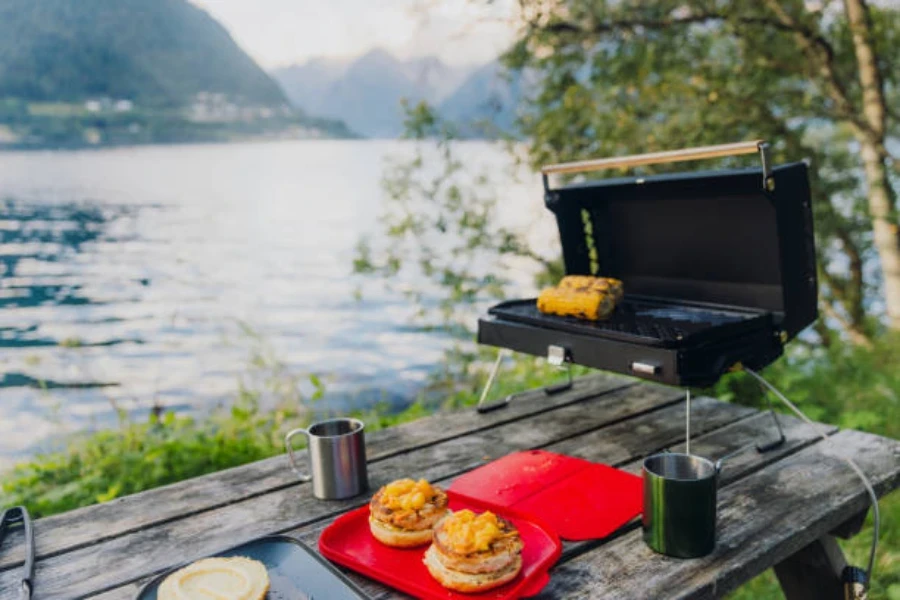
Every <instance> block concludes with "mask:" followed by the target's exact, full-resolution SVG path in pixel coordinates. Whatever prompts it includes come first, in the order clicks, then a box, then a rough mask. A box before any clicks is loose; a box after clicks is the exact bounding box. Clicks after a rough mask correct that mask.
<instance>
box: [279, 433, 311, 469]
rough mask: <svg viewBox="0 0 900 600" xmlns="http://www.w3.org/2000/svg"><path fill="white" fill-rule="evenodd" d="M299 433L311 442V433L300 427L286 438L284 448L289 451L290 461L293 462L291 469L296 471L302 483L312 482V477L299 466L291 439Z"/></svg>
mask: <svg viewBox="0 0 900 600" xmlns="http://www.w3.org/2000/svg"><path fill="white" fill-rule="evenodd" d="M298 433H302V434H303V435H305V436H306V439H307V440H309V431H307V430H306V429H303V428H302V427H298V428H297V429H292V430H291V431H289V432H288V434H287V435H286V436H284V447H285V448H286V449H287V453H288V459H289V460H290V461H291V468H292V469H294V472H295V473H296V474H297V477H299V478H300V481H310V480H311V479H312V476H311V475H309V474H308V473H304V472H303V471H301V470H300V468H299V467H298V466H297V456H296V455H295V454H294V446H293V445H292V444H291V438H292V437H294V436H295V435H297V434H298Z"/></svg>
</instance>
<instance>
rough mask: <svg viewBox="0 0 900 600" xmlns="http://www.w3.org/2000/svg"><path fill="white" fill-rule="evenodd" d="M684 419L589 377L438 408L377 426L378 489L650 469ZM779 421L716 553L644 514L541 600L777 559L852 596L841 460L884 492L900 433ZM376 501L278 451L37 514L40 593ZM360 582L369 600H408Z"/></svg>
mask: <svg viewBox="0 0 900 600" xmlns="http://www.w3.org/2000/svg"><path fill="white" fill-rule="evenodd" d="M684 421H685V405H684V393H683V391H681V390H677V389H673V388H666V387H661V386H657V385H650V384H645V383H635V382H634V381H632V380H629V379H626V378H622V377H617V376H611V375H597V376H591V377H585V378H582V379H578V380H576V381H575V383H574V386H573V387H572V389H570V390H569V391H567V392H564V393H560V394H557V395H553V396H548V395H546V394H544V392H543V391H542V390H532V391H529V392H526V393H524V394H522V395H521V396H519V397H517V399H516V400H514V401H513V402H512V403H510V404H509V405H508V406H507V407H506V408H504V409H502V410H497V411H494V412H490V413H487V414H478V413H476V412H475V411H474V410H472V409H466V410H460V411H456V412H449V413H439V414H435V415H433V416H430V417H427V418H424V419H421V420H418V421H415V422H412V423H407V424H404V425H400V426H397V427H392V428H389V429H384V430H381V431H377V432H370V433H369V434H368V436H367V440H366V443H367V447H368V457H369V479H370V483H371V487H372V489H373V490H375V489H377V488H378V487H379V486H381V485H383V484H385V483H387V482H388V481H390V480H393V479H397V478H401V477H416V478H418V477H424V478H427V479H428V480H430V481H432V482H437V483H440V484H442V485H448V484H449V483H450V482H451V481H452V480H453V479H454V478H455V477H457V476H459V475H460V474H462V473H465V472H467V471H469V470H471V469H473V468H475V467H478V466H480V465H482V464H484V463H485V462H486V461H489V460H492V459H495V458H499V457H501V456H504V455H506V454H508V453H510V452H514V451H518V450H525V449H532V448H542V449H546V450H549V451H552V452H558V453H562V454H568V455H572V456H577V457H581V458H585V459H588V460H591V461H597V462H602V463H606V464H609V465H613V466H617V467H619V468H622V469H624V470H626V471H631V472H635V473H638V472H639V471H640V465H641V461H642V459H643V457H645V456H646V455H648V454H651V453H654V452H657V451H659V450H660V449H662V448H669V449H671V450H677V449H678V448H679V446H680V444H682V443H683V442H684V433H685V431H684ZM692 422H693V426H692V451H693V452H694V453H696V454H699V455H702V456H707V457H713V458H715V457H718V456H722V455H724V454H727V453H729V452H731V451H733V450H736V449H738V448H741V447H742V446H744V445H746V444H748V443H751V442H754V441H759V440H766V439H771V438H772V437H773V436H774V429H773V427H772V421H771V416H770V415H769V414H767V413H761V412H759V411H757V410H754V409H752V408H747V407H743V406H739V405H735V404H728V403H725V402H720V401H718V400H714V399H712V398H698V399H695V400H694V402H693V407H692ZM782 423H783V426H784V430H785V434H786V437H787V441H786V443H784V444H782V445H781V446H780V447H778V448H777V449H775V450H772V451H770V452H767V453H764V454H758V453H745V454H742V455H739V456H737V457H736V458H734V459H733V460H731V461H729V462H728V464H727V466H726V468H725V469H724V471H723V472H722V479H721V482H720V485H721V489H720V493H719V521H718V543H717V546H716V549H715V551H714V552H713V553H712V554H711V555H708V556H706V557H704V558H699V559H692V560H681V559H674V558H668V557H665V556H662V555H659V554H655V553H654V552H652V551H651V550H650V549H649V548H648V547H647V546H646V545H645V544H644V543H643V541H642V538H641V531H640V526H639V522H638V521H637V520H635V521H633V522H632V523H630V524H629V525H627V526H625V527H624V528H622V529H621V530H619V531H618V532H616V533H615V534H614V535H612V536H610V537H609V538H607V539H604V540H595V541H590V542H580V543H566V544H565V545H564V551H563V555H562V558H561V559H560V561H559V563H558V564H557V566H556V567H555V568H554V569H553V570H552V571H551V577H552V578H551V582H550V584H549V585H548V586H547V587H546V588H545V589H544V591H543V592H542V593H541V594H540V596H538V597H539V598H543V599H550V598H556V599H562V598H566V599H568V598H634V599H646V598H716V597H720V596H722V595H724V594H726V593H728V592H729V591H731V590H733V589H735V588H736V587H738V586H739V585H741V584H742V583H744V582H745V581H747V580H749V579H750V578H752V577H754V576H755V575H757V574H759V573H761V572H763V571H765V570H766V569H768V568H770V567H775V570H776V574H777V575H778V577H779V580H780V582H781V584H782V587H783V589H784V590H785V592H786V595H787V597H788V598H789V599H791V600H794V599H796V598H817V599H823V600H828V599H829V598H840V597H841V596H840V595H839V585H838V583H837V577H838V575H837V573H839V572H840V568H841V567H842V565H841V564H840V563H841V561H842V560H843V556H842V555H841V553H840V549H839V548H838V547H837V544H836V542H835V541H834V537H833V536H834V535H839V536H849V535H853V534H854V533H856V532H857V531H858V530H859V528H860V527H861V524H862V516H864V515H865V512H866V510H867V507H868V502H869V501H868V497H867V495H866V494H865V492H864V489H863V487H862V485H861V484H860V482H859V480H858V479H857V478H856V476H855V475H854V473H853V472H852V471H851V470H850V469H849V468H848V467H847V465H846V464H845V463H844V462H843V461H841V460H839V459H838V457H837V455H838V454H843V455H845V456H849V457H852V458H853V459H854V460H855V461H857V463H858V464H859V466H860V467H861V468H862V469H863V470H864V471H865V472H866V473H867V474H868V475H869V477H870V478H871V480H872V483H873V485H874V486H875V489H876V491H877V493H878V494H879V495H883V494H886V493H888V492H890V491H892V490H893V489H895V488H896V487H897V486H898V484H900V442H897V441H895V440H890V439H886V438H883V437H879V436H875V435H869V434H865V433H860V432H857V431H852V430H837V429H836V428H833V427H829V428H828V432H829V433H830V434H831V435H832V438H833V439H834V441H835V442H837V449H835V448H832V447H830V446H829V445H826V444H824V443H823V442H822V440H821V439H820V438H819V436H818V435H817V433H816V432H815V431H813V428H812V427H810V426H808V425H806V424H804V423H802V422H801V421H799V420H798V419H794V418H791V417H783V418H782ZM822 427H826V426H824V425H823V426H822ZM368 499H369V497H368V496H360V497H358V498H354V499H352V500H347V501H321V500H316V499H315V498H314V497H313V495H312V492H311V486H310V484H306V483H300V482H298V481H297V479H296V476H295V475H294V474H293V472H292V471H291V469H290V468H289V467H288V463H287V459H286V458H285V457H284V456H277V457H274V458H271V459H267V460H263V461H259V462H256V463H252V464H248V465H245V466H242V467H237V468H233V469H229V470H226V471H222V472H219V473H214V474H210V475H206V476H203V477H198V478H195V479H191V480H188V481H182V482H179V483H176V484H173V485H169V486H166V487H163V488H158V489H155V490H150V491H147V492H143V493H140V494H135V495H133V496H127V497H123V498H119V499H116V500H113V501H111V502H107V503H105V504H101V505H97V506H91V507H86V508H82V509H79V510H75V511H71V512H68V513H64V514H60V515H56V516H53V517H49V518H45V519H40V520H38V521H37V522H36V523H35V538H36V548H37V556H38V562H37V567H36V573H35V581H34V583H35V590H34V598H36V599H42V598H80V597H96V598H100V599H102V600H120V599H123V600H124V599H130V598H134V596H135V595H136V593H137V592H138V590H139V589H140V587H141V585H142V584H143V583H144V582H146V581H148V580H149V579H150V578H151V577H152V576H153V575H154V574H158V573H160V572H162V571H164V570H166V569H169V568H170V567H172V566H174V565H178V564H180V563H184V562H187V561H192V560H195V559H197V558H200V557H203V556H206V555H209V554H211V553H214V552H217V551H219V550H222V549H224V548H228V547H231V546H235V545H238V544H240V543H242V542H245V541H248V540H251V539H254V538H257V537H260V536H264V535H268V534H274V533H284V534H287V535H289V536H293V537H296V538H298V539H300V540H302V541H303V542H305V543H307V544H308V545H310V546H311V547H313V548H315V547H316V545H317V539H318V536H319V535H320V532H321V531H322V530H323V529H324V528H325V527H326V526H327V525H328V524H329V523H331V522H332V521H333V520H334V518H335V517H336V516H338V515H340V514H342V513H344V512H346V511H348V510H350V509H352V508H355V507H358V506H361V505H363V504H364V503H366V502H367V501H368ZM22 560H23V544H22V535H21V533H20V532H16V533H15V534H14V535H11V536H9V537H8V539H7V540H6V541H5V542H4V543H3V547H2V548H0V600H8V599H9V600H12V599H17V598H18V597H19V596H18V594H19V590H20V588H19V584H20V578H21V565H22ZM876 576H877V573H876ZM351 577H352V578H353V579H354V580H355V581H356V582H357V583H358V584H359V585H360V587H362V588H363V589H364V590H365V591H366V593H368V594H369V595H370V596H371V597H372V598H378V599H385V598H402V597H405V596H404V595H402V594H399V593H397V592H394V591H392V590H390V589H388V588H386V587H384V586H382V585H380V584H378V583H377V582H374V581H372V580H369V579H366V578H364V577H361V576H358V575H356V574H351Z"/></svg>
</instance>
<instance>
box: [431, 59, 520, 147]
mask: <svg viewBox="0 0 900 600" xmlns="http://www.w3.org/2000/svg"><path fill="white" fill-rule="evenodd" d="M530 87H531V86H530V85H529V77H528V76H527V75H526V76H524V77H523V76H522V75H521V74H519V73H515V74H510V73H508V72H506V71H505V70H504V69H503V67H502V66H501V65H500V63H499V62H498V61H492V62H489V63H488V64H486V65H484V66H482V67H481V68H479V69H477V70H475V71H474V72H473V73H472V74H471V75H469V77H467V78H466V80H465V81H463V82H462V84H461V85H460V86H459V87H458V88H457V89H456V90H455V91H454V92H453V93H452V94H450V95H449V96H447V97H446V98H445V99H444V101H443V102H441V103H440V104H439V105H438V113H439V114H440V115H441V116H442V117H443V118H445V119H447V120H449V121H452V122H454V123H455V124H456V125H457V127H459V128H460V130H461V131H462V133H463V135H466V136H470V137H496V136H498V135H500V134H503V133H512V131H513V127H514V125H515V119H516V109H517V107H518V106H519V105H520V103H521V102H522V100H523V99H524V97H525V93H526V91H527V89H529V88H530Z"/></svg>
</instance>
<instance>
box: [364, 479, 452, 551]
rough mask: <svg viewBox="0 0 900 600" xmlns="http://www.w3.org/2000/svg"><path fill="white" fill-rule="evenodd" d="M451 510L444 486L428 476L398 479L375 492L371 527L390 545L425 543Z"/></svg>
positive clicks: (371, 506) (378, 538) (379, 538)
mask: <svg viewBox="0 0 900 600" xmlns="http://www.w3.org/2000/svg"><path fill="white" fill-rule="evenodd" d="M449 512H450V511H449V510H448V509H447V494H446V493H445V492H444V490H442V489H441V488H439V487H437V486H433V485H431V484H429V483H428V482H427V481H425V480H424V479H420V480H418V481H414V480H412V479H398V480H397V481H392V482H391V483H389V484H387V485H385V486H383V487H382V488H381V489H379V490H378V491H377V492H375V495H374V496H372V501H371V502H370V503H369V527H370V529H371V531H372V535H373V536H375V539H377V540H378V541H380V542H382V543H384V544H387V545H388V546H396V547H400V548H409V547H411V546H421V545H424V544H427V543H428V542H430V541H431V532H432V529H433V528H434V526H435V525H436V524H437V523H438V521H440V520H441V519H442V518H444V517H445V516H446V515H447V514H448V513H449Z"/></svg>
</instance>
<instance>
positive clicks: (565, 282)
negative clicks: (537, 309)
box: [558, 275, 625, 303]
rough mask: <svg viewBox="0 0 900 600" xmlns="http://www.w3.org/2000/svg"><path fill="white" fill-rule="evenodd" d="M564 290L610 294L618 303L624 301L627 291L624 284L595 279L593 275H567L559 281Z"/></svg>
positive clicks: (616, 280) (609, 278)
mask: <svg viewBox="0 0 900 600" xmlns="http://www.w3.org/2000/svg"><path fill="white" fill-rule="evenodd" d="M558 287H560V288H563V289H575V290H581V289H591V290H596V291H598V292H609V293H611V294H612V295H613V297H614V298H615V301H616V303H619V302H621V301H622V297H623V296H624V295H625V289H624V288H623V286H622V282H621V281H619V280H618V279H613V278H611V277H594V276H592V275H566V276H565V277H563V278H562V279H561V280H560V281H559V286H558Z"/></svg>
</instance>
